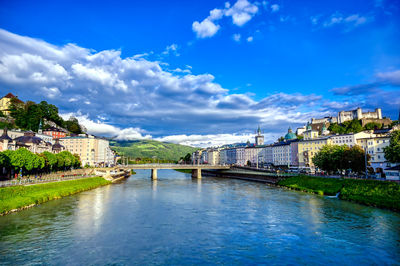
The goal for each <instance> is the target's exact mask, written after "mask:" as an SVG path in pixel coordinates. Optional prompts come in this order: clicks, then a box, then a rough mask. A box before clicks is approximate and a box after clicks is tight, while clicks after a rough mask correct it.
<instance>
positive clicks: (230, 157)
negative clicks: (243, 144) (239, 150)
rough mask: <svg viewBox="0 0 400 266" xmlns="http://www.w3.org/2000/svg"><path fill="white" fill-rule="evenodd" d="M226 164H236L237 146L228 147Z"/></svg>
mask: <svg viewBox="0 0 400 266" xmlns="http://www.w3.org/2000/svg"><path fill="white" fill-rule="evenodd" d="M226 164H230V165H233V164H236V148H229V149H226Z"/></svg>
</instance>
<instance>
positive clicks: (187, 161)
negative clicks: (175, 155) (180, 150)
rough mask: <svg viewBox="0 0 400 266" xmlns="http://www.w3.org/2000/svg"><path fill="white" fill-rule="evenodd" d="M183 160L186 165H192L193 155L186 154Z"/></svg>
mask: <svg viewBox="0 0 400 266" xmlns="http://www.w3.org/2000/svg"><path fill="white" fill-rule="evenodd" d="M183 160H184V161H185V163H190V162H191V161H192V155H191V154H190V153H188V154H186V155H185V157H183Z"/></svg>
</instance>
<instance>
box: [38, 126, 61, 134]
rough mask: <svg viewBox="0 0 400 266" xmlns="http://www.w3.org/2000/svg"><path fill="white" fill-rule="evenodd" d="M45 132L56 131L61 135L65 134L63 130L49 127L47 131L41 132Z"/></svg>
mask: <svg viewBox="0 0 400 266" xmlns="http://www.w3.org/2000/svg"><path fill="white" fill-rule="evenodd" d="M45 131H56V132H62V133H66V132H65V131H64V130H62V129H59V128H56V127H49V128H47V129H44V130H43V132H45Z"/></svg>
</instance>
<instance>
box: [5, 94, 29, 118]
mask: <svg viewBox="0 0 400 266" xmlns="http://www.w3.org/2000/svg"><path fill="white" fill-rule="evenodd" d="M13 102H14V103H16V104H21V105H22V104H24V102H23V101H21V100H20V99H18V97H17V96H15V95H14V94H12V93H8V94H7V95H6V96H4V97H3V98H1V99H0V111H2V112H3V114H5V115H10V106H11V104H12V103H13Z"/></svg>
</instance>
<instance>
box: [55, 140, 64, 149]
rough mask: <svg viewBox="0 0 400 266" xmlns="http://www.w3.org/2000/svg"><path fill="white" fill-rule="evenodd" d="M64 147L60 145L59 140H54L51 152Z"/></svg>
mask: <svg viewBox="0 0 400 266" xmlns="http://www.w3.org/2000/svg"><path fill="white" fill-rule="evenodd" d="M62 149H64V146H63V145H61V144H60V141H59V139H56V143H54V145H53V147H52V150H62Z"/></svg>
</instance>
